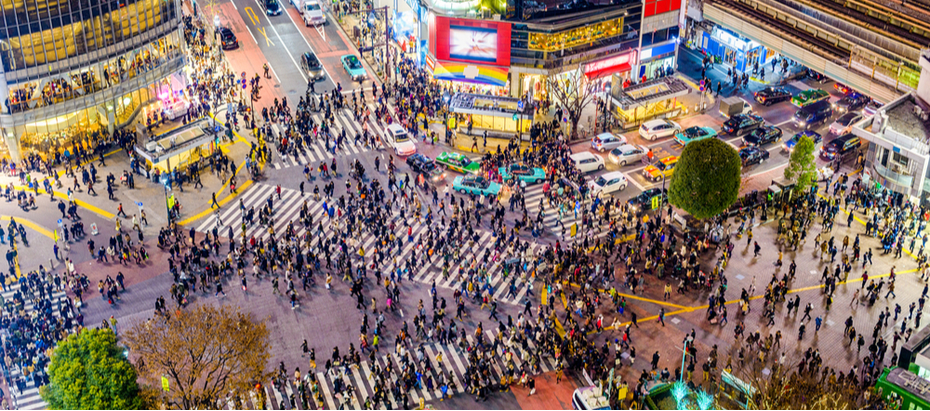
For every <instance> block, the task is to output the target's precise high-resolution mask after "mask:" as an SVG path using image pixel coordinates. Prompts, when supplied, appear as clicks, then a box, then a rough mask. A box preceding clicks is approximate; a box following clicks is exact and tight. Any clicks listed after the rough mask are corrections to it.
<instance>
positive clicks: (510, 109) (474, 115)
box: [449, 93, 533, 138]
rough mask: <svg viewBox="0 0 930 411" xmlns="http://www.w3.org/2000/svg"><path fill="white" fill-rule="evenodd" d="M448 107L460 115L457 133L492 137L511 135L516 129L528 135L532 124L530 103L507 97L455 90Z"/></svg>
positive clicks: (457, 115) (523, 135) (515, 132)
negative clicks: (456, 92) (484, 134)
mask: <svg viewBox="0 0 930 411" xmlns="http://www.w3.org/2000/svg"><path fill="white" fill-rule="evenodd" d="M449 110H450V111H451V112H452V113H454V114H455V115H456V117H457V118H460V119H461V121H458V123H457V124H456V125H457V126H458V132H459V133H464V134H468V135H473V136H477V135H481V134H483V133H484V132H485V131H487V132H488V136H491V137H503V138H511V137H513V136H514V135H515V134H517V133H518V132H519V133H520V135H521V136H522V137H523V138H529V133H530V128H531V127H532V126H533V107H532V105H531V104H527V103H526V102H524V101H522V100H520V99H516V98H510V97H500V96H488V95H482V94H468V93H458V94H456V95H454V96H452V99H451V100H450V102H449Z"/></svg>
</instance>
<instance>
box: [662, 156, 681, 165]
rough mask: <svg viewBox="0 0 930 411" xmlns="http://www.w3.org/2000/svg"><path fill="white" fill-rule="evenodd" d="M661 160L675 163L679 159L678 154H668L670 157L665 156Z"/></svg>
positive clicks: (666, 162)
mask: <svg viewBox="0 0 930 411" xmlns="http://www.w3.org/2000/svg"><path fill="white" fill-rule="evenodd" d="M659 161H661V162H663V163H665V164H668V163H674V162H676V161H678V156H668V157H665V158H663V159H661V160H659Z"/></svg>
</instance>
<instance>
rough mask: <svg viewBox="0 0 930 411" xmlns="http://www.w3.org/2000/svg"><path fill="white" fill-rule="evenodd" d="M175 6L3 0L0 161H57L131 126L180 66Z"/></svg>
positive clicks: (139, 1) (166, 1) (173, 1)
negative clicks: (51, 158)
mask: <svg viewBox="0 0 930 411" xmlns="http://www.w3.org/2000/svg"><path fill="white" fill-rule="evenodd" d="M180 7H181V4H180V1H179V0H113V1H110V0H104V1H101V0H0V13H2V15H3V25H2V27H0V61H2V63H3V64H2V71H0V94H2V95H3V96H4V98H3V100H2V110H0V127H2V133H3V138H2V139H0V157H11V158H12V159H13V160H16V161H18V160H20V159H21V158H23V157H25V156H26V155H28V154H30V153H37V154H39V155H41V156H43V157H46V156H54V155H55V154H56V153H59V154H63V153H66V152H69V151H71V150H73V149H74V147H75V146H77V145H82V146H83V147H84V148H85V149H90V148H91V147H92V146H93V145H94V144H95V143H94V142H95V141H96V140H97V139H100V138H103V136H106V135H108V134H110V133H112V132H113V131H114V130H115V129H117V128H119V127H122V126H125V125H128V124H130V123H131V122H132V120H133V118H134V117H135V115H136V114H137V113H138V112H139V110H140V108H141V107H143V106H145V105H147V104H150V103H152V102H155V101H157V97H158V96H159V95H162V94H164V93H167V92H168V91H169V90H170V88H171V87H172V82H171V81H170V79H171V77H172V76H173V75H176V74H178V73H180V72H181V70H182V69H183V67H184V65H185V64H186V54H185V53H184V50H183V48H184V44H183V43H184V42H183V38H182V37H181V36H182V34H181V32H180V21H181V20H180V19H181V8H180Z"/></svg>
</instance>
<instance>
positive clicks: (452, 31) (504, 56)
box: [429, 16, 510, 66]
mask: <svg viewBox="0 0 930 411" xmlns="http://www.w3.org/2000/svg"><path fill="white" fill-rule="evenodd" d="M429 23H430V24H429V31H430V33H429V50H430V52H432V53H433V55H434V56H436V59H437V60H441V61H456V62H462V63H477V64H488V65H494V66H510V23H506V22H500V21H487V20H469V19H453V18H449V17H442V16H435V17H434V18H433V19H432V20H431V21H430V22H429Z"/></svg>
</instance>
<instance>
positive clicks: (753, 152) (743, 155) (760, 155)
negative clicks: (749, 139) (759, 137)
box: [739, 146, 769, 167]
mask: <svg viewBox="0 0 930 411" xmlns="http://www.w3.org/2000/svg"><path fill="white" fill-rule="evenodd" d="M739 158H740V160H743V167H748V166H751V165H753V164H762V163H763V162H764V161H765V160H768V159H769V152H768V150H763V149H761V148H759V147H757V146H751V147H745V148H743V149H742V150H740V151H739Z"/></svg>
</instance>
